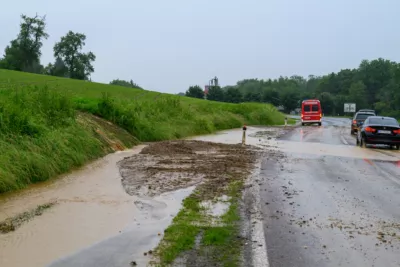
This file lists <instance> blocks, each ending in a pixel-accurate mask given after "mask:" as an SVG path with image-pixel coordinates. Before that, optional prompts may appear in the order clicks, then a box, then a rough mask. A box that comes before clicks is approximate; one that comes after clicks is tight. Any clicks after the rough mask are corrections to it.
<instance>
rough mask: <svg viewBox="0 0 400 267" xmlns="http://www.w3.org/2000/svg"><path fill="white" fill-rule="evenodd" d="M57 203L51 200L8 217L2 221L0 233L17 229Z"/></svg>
mask: <svg viewBox="0 0 400 267" xmlns="http://www.w3.org/2000/svg"><path fill="white" fill-rule="evenodd" d="M55 204H56V202H49V203H46V204H42V205H39V206H37V207H36V208H35V209H33V210H31V211H26V212H23V213H21V214H18V215H16V216H14V217H12V218H8V219H6V220H5V221H2V222H0V233H1V234H6V233H9V232H12V231H15V230H16V229H17V228H18V227H20V226H21V225H22V224H23V223H25V222H27V221H29V220H31V219H32V218H33V217H35V216H40V215H42V214H43V212H45V211H46V210H48V209H50V208H51V207H53V206H54V205H55Z"/></svg>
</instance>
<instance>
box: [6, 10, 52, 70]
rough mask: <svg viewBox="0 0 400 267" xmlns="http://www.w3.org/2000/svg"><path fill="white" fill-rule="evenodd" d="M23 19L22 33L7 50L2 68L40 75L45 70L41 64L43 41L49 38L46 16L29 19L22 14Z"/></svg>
mask: <svg viewBox="0 0 400 267" xmlns="http://www.w3.org/2000/svg"><path fill="white" fill-rule="evenodd" d="M21 19H22V22H21V24H20V32H19V34H18V36H17V38H16V39H14V40H12V41H11V42H10V45H8V46H7V47H6V48H5V50H4V57H3V59H1V60H0V61H1V62H0V67H1V68H4V69H9V70H16V71H26V72H34V73H40V72H42V70H43V66H42V65H41V64H40V57H41V55H42V53H41V48H42V46H43V43H42V40H43V39H47V38H48V37H49V35H48V34H47V33H46V22H45V20H46V16H43V17H40V16H38V15H36V16H35V17H28V16H26V15H24V14H22V15H21Z"/></svg>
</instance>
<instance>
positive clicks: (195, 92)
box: [185, 85, 204, 99]
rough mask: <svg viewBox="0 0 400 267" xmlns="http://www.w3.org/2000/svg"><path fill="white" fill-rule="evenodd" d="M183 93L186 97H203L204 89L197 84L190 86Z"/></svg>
mask: <svg viewBox="0 0 400 267" xmlns="http://www.w3.org/2000/svg"><path fill="white" fill-rule="evenodd" d="M185 95H186V96H188V97H194V98H200V99H204V91H203V89H201V87H200V86H198V85H195V86H190V87H189V89H188V90H187V91H186V93H185Z"/></svg>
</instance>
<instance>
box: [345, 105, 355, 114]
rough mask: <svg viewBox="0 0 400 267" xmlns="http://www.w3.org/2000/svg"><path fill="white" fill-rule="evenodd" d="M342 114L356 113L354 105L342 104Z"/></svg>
mask: <svg viewBox="0 0 400 267" xmlns="http://www.w3.org/2000/svg"><path fill="white" fill-rule="evenodd" d="M344 112H356V103H344Z"/></svg>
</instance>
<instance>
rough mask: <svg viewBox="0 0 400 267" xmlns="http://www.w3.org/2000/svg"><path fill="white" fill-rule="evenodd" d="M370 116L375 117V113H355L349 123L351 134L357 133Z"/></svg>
mask: <svg viewBox="0 0 400 267" xmlns="http://www.w3.org/2000/svg"><path fill="white" fill-rule="evenodd" d="M371 116H375V113H372V112H363V111H361V112H360V111H359V112H357V113H356V114H355V115H354V117H353V120H352V122H351V134H354V133H355V132H358V129H359V128H360V127H361V126H362V124H363V123H364V121H365V120H366V119H367V118H368V117H371Z"/></svg>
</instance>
